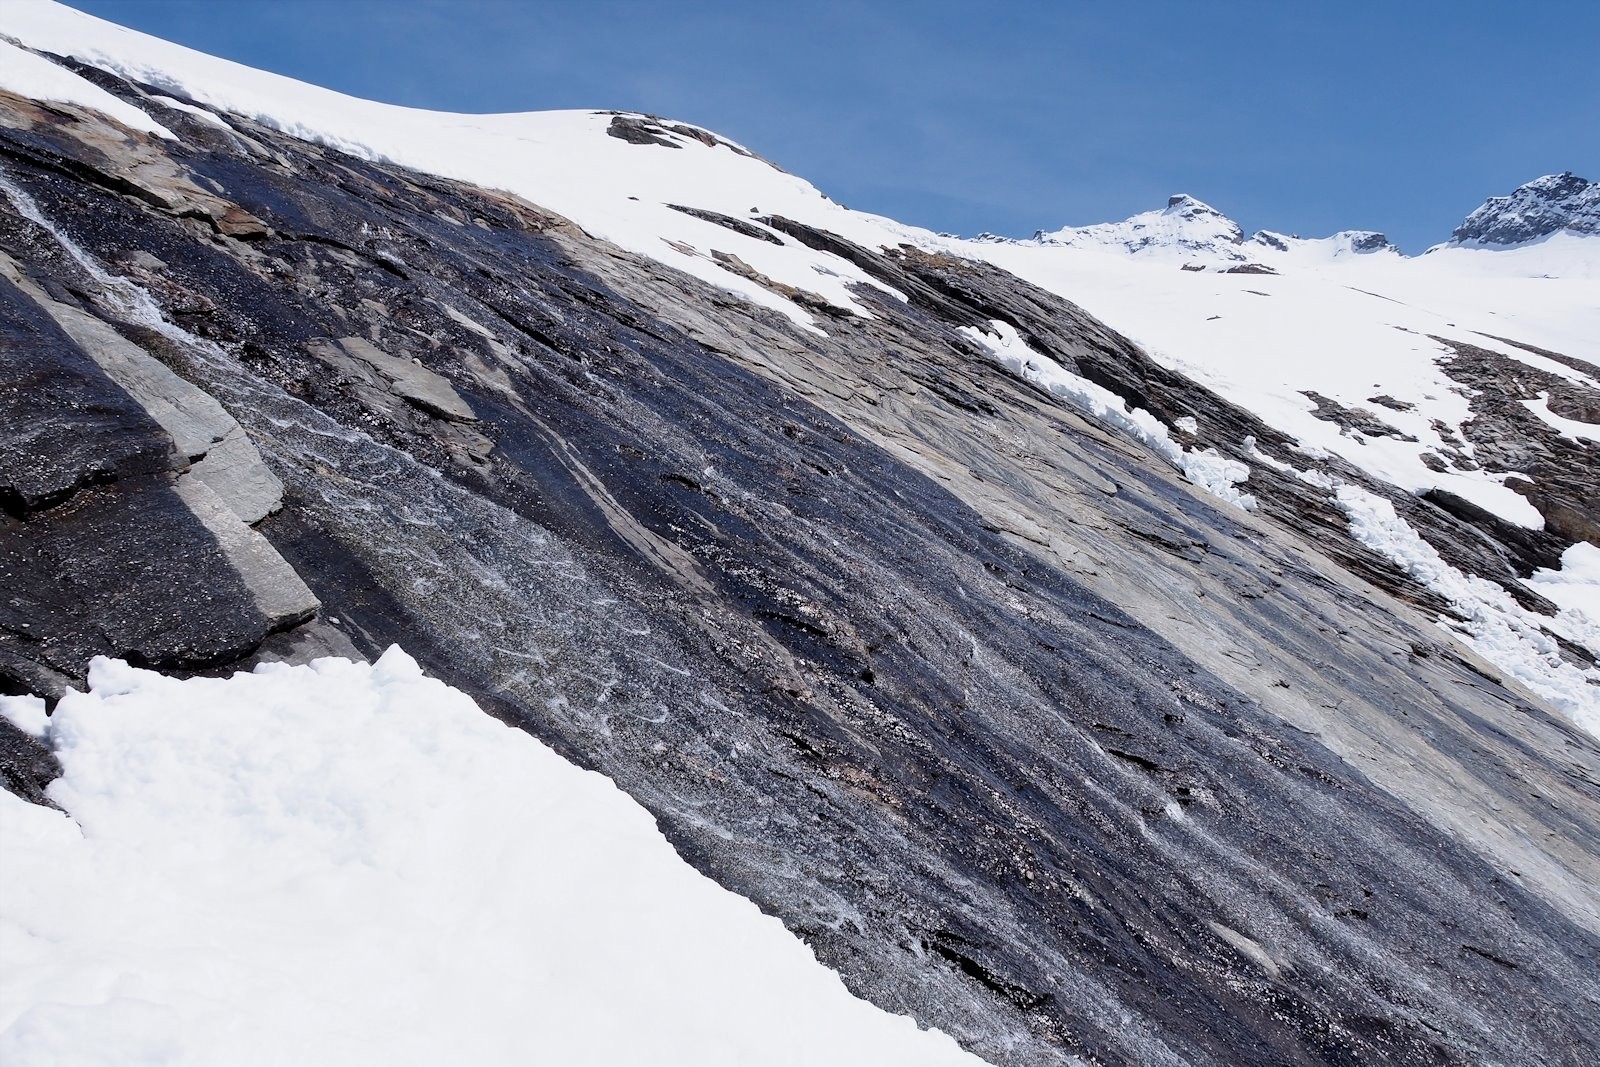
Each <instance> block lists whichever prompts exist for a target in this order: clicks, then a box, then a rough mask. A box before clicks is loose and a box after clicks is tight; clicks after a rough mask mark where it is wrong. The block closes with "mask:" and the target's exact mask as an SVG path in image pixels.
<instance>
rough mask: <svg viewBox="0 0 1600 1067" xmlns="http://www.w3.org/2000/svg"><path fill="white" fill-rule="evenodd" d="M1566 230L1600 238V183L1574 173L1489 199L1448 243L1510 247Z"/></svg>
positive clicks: (1540, 180) (1549, 176) (1553, 176)
mask: <svg viewBox="0 0 1600 1067" xmlns="http://www.w3.org/2000/svg"><path fill="white" fill-rule="evenodd" d="M1563 231H1565V232H1567V233H1575V234H1600V182H1592V181H1589V180H1588V179H1587V178H1580V177H1578V176H1577V175H1576V174H1573V173H1572V172H1571V171H1570V170H1569V171H1563V172H1562V173H1560V174H1546V175H1544V176H1543V177H1541V178H1535V179H1534V180H1533V181H1531V182H1527V183H1526V184H1523V185H1519V186H1518V187H1517V188H1516V189H1515V190H1513V191H1512V192H1511V193H1510V194H1509V195H1507V196H1491V197H1490V198H1489V199H1488V200H1485V201H1484V202H1483V204H1482V205H1481V206H1480V207H1479V208H1478V209H1477V210H1476V211H1474V212H1473V213H1472V214H1470V215H1468V216H1467V217H1466V219H1465V220H1463V222H1462V223H1461V225H1460V226H1457V227H1456V229H1455V232H1454V233H1452V234H1451V235H1450V241H1449V243H1450V244H1453V245H1478V246H1485V247H1500V248H1505V247H1510V246H1512V245H1520V244H1526V243H1527V242H1529V241H1537V240H1540V239H1542V238H1545V237H1549V236H1550V235H1552V234H1556V233H1561V232H1563Z"/></svg>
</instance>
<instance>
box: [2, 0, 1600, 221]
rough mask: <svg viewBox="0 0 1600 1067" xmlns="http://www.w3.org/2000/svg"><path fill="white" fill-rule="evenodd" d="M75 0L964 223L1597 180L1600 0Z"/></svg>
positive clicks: (136, 23) (1249, 208) (353, 78)
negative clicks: (564, 114)
mask: <svg viewBox="0 0 1600 1067" xmlns="http://www.w3.org/2000/svg"><path fill="white" fill-rule="evenodd" d="M0 2H3V0H0ZM74 6H77V7H80V8H81V9H83V10H85V11H89V12H91V13H93V14H96V15H99V16H101V17H103V18H108V19H111V20H113V21H116V22H120V23H122V24H124V25H127V26H132V27H134V28H136V29H141V30H144V31H146V32H148V33H153V34H156V35H158V36H161V37H165V38H167V39H169V40H174V41H177V42H179V43H182V44H186V45H189V46H190V47H194V48H198V49H201V50H202V51H206V52H211V53H214V54H216V55H221V56H226V57H227V58H230V59H235V60H238V61H240V62H244V63H248V64H250V65H252V66H258V67H264V68H266V69H269V70H274V71H278V72H279V73H283V74H287V75H290V76H292V77H296V78H300V79H303V80H306V81H311V82H316V83H318V84H321V85H326V86H330V87H332V88H335V89H339V90H341V91H344V92H348V93H352V94H355V95H358V96H363V97H369V98H372V99H379V100H386V101H390V102H393V103H400V104H408V105H412V106H417V107H430V108H438V109H442V110H452V111H522V110H535V109H543V108H568V107H596V108H621V109H629V110H641V111H651V112H655V113H658V114H664V115H668V116H671V117H674V118H679V119H685V120H688V121H691V122H694V123H697V124H699V125H703V126H707V127H709V128H711V129H714V130H717V131H718V132H720V133H723V134H725V135H727V136H729V137H732V138H734V139H735V140H738V141H741V142H743V143H744V144H746V145H748V146H750V147H751V148H752V149H754V150H756V151H757V152H759V153H761V154H762V155H764V156H766V157H767V158H769V159H771V160H773V161H774V162H776V163H778V164H780V165H782V166H783V167H785V168H786V169H788V170H791V171H793V172H795V173H797V174H800V175H802V176H804V177H806V178H807V179H809V180H811V181H812V182H813V183H815V184H816V185H818V186H819V187H820V188H822V190H823V191H824V192H826V193H828V194H829V195H830V196H832V197H833V198H834V199H835V200H838V201H841V202H842V203H845V204H848V205H849V206H851V207H855V208H861V209H865V210H869V211H876V212H880V213H882V214H886V215H891V216H893V217H895V218H899V219H902V220H904V221H907V222H912V223H917V224H920V225H924V226H929V227H932V228H934V229H938V230H947V231H954V232H958V233H963V234H972V233H976V232H978V231H980V230H991V231H994V232H998V233H1004V234H1009V235H1018V236H1025V235H1027V234H1030V233H1032V231H1034V230H1035V229H1039V228H1045V229H1055V228H1057V227H1060V226H1063V225H1068V224H1072V225H1081V224H1084V223H1090V222H1102V221H1107V220H1111V219H1118V218H1124V217H1126V216H1128V215H1130V214H1133V213H1134V212H1136V211H1142V210H1146V209H1148V208H1151V207H1156V206H1159V205H1161V204H1163V203H1165V200H1166V197H1167V196H1168V195H1169V194H1171V193H1174V192H1187V193H1191V194H1193V195H1194V196H1198V197H1199V198H1201V199H1202V200H1205V201H1207V202H1209V203H1211V204H1212V205H1214V206H1215V207H1217V208H1219V209H1220V210H1222V211H1224V212H1227V213H1228V214H1229V215H1231V216H1233V217H1234V218H1235V219H1237V220H1238V221H1239V222H1240V224H1241V225H1243V226H1244V228H1245V230H1246V231H1247V232H1248V231H1250V230H1254V229H1258V228H1266V229H1273V230H1281V231H1284V232H1292V233H1301V234H1304V235H1307V236H1317V235H1322V234H1327V233H1331V232H1333V231H1335V230H1339V229H1376V230H1383V231H1384V232H1386V233H1387V234H1389V236H1390V238H1391V239H1393V240H1395V241H1396V242H1398V243H1399V244H1400V245H1401V246H1402V247H1404V248H1406V249H1407V250H1408V251H1420V250H1421V249H1422V248H1423V247H1426V246H1427V245H1429V244H1432V243H1434V242H1436V241H1440V240H1443V239H1445V238H1446V237H1448V236H1449V232H1450V230H1451V229H1452V228H1453V227H1454V226H1455V225H1456V224H1457V223H1458V222H1459V221H1460V219H1461V218H1462V216H1464V215H1465V214H1466V213H1467V212H1468V211H1470V210H1471V209H1472V208H1474V207H1475V206H1477V204H1478V203H1480V202H1481V201H1482V200H1483V199H1484V197H1486V196H1488V195H1491V194H1494V193H1502V192H1508V191H1509V190H1510V189H1512V188H1513V187H1515V186H1516V185H1518V184H1520V183H1521V182H1523V181H1526V180H1528V179H1530V178H1533V177H1537V176H1538V175H1540V174H1545V173H1550V172H1553V171H1560V170H1573V171H1575V172H1577V173H1578V174H1581V175H1584V176H1586V177H1589V178H1600V59H1597V50H1596V44H1595V42H1596V41H1600V3H1596V2H1594V0H1543V2H1541V3H1537V4H1529V3H1489V2H1480V0H1456V2H1448V0H1439V2H1429V0H1392V2H1387V3H1380V2H1368V0H1345V2H1342V3H1332V2H1328V3H1312V2H1309V0H1307V2H1293V3H1291V2H1267V0H1215V2H1211V3H1201V2H1190V3H1178V2H1170V0H1144V2H1141V0H1122V2H1120V3H1103V2H1097V3H1078V2H1072V0H1058V2H1053V3H1052V2H1044V0H1039V2H1032V3H1024V2H1004V0H991V2H978V0H966V2H956V0H920V2H900V0H879V2H869V0H854V2H852V0H786V2H783V3H769V2H765V0H743V2H724V0H701V2H697V3H673V2H670V0H655V2H649V0H75V3H74Z"/></svg>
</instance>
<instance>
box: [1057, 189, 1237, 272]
mask: <svg viewBox="0 0 1600 1067" xmlns="http://www.w3.org/2000/svg"><path fill="white" fill-rule="evenodd" d="M1033 239H1034V240H1035V241H1037V242H1039V243H1040V244H1045V245H1067V246H1071V247H1077V248H1094V247H1101V248H1107V249H1111V250H1114V251H1124V252H1129V253H1133V254H1135V255H1137V254H1139V253H1145V252H1148V253H1165V254H1167V255H1177V256H1179V257H1191V256H1201V257H1211V258H1220V259H1223V260H1228V261H1231V262H1240V261H1243V260H1244V258H1245V255H1244V253H1243V252H1242V251H1241V250H1240V247H1239V246H1240V245H1241V244H1243V243H1244V231H1243V230H1241V229H1240V228H1239V224H1238V223H1237V222H1234V221H1233V220H1232V219H1230V218H1229V217H1228V216H1226V215H1224V214H1223V213H1222V212H1220V211H1218V210H1217V209H1216V208H1214V207H1212V206H1211V205H1210V204H1207V203H1205V202H1204V201H1203V200H1198V199H1196V198H1195V197H1192V196H1190V195H1189V194H1188V193H1175V194H1174V195H1172V196H1170V197H1168V198H1167V206H1166V207H1164V208H1158V209H1157V210H1154V211H1144V212H1140V213H1139V214H1137V215H1134V216H1132V217H1131V218H1127V219H1124V220H1123V221H1121V222H1106V223H1100V224H1098V225H1094V226H1068V227H1065V228H1063V229H1060V230H1054V231H1050V232H1046V231H1043V230H1041V231H1039V232H1038V233H1035V234H1034V235H1033Z"/></svg>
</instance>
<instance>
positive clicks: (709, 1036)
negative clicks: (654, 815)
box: [0, 648, 979, 1067]
mask: <svg viewBox="0 0 1600 1067" xmlns="http://www.w3.org/2000/svg"><path fill="white" fill-rule="evenodd" d="M0 709H3V710H4V711H5V712H6V713H7V714H9V715H11V716H12V717H13V718H14V719H17V720H20V721H21V723H22V724H23V725H24V726H25V728H27V729H30V730H31V731H33V732H36V733H37V732H41V731H42V732H44V735H45V737H46V738H47V740H48V742H49V743H50V744H51V746H52V747H53V748H54V749H55V751H56V753H57V754H58V756H59V758H60V760H61V762H62V765H63V768H64V774H63V776H62V778H60V779H59V780H58V781H57V782H55V783H54V784H53V785H52V786H51V787H50V795H51V797H52V799H53V800H55V802H56V803H58V804H59V805H61V807H62V808H64V809H65V811H66V812H67V814H65V815H64V814H62V813H61V812H58V811H51V810H49V809H46V808H42V807H37V806H34V805H30V804H28V803H26V802H24V801H22V800H20V799H18V798H17V797H15V796H13V795H11V794H9V793H4V792H0V843H3V847H4V862H3V863H0V960H3V961H4V965H5V966H4V971H3V973H0V1062H4V1063H6V1064H8V1065H10V1067H34V1065H38V1067H44V1065H47V1064H50V1065H53V1064H69V1063H70V1064H74V1065H90V1064H105V1065H112V1064H116V1065H118V1067H134V1065H141V1064H163V1065H181V1064H194V1065H216V1064H230V1065H238V1067H248V1065H253V1064H261V1065H267V1064H272V1065H281V1064H288V1063H294V1064H330V1065H333V1064H337V1065H341V1067H344V1065H349V1064H386V1065H388V1064H418V1065H421V1064H429V1065H437V1064H442V1063H463V1064H474V1065H491V1064H519V1065H521V1064H529V1063H544V1064H559V1065H562V1067H577V1065H624V1064H626V1065H629V1067H632V1065H638V1064H651V1065H663V1064H682V1065H685V1067H689V1065H693V1067H711V1065H718V1064H726V1065H729V1067H733V1065H740V1067H744V1065H748V1064H754V1063H760V1064H788V1065H833V1064H841V1065H842V1064H861V1065H863V1067H882V1065H888V1064H904V1065H907V1067H912V1065H915V1067H926V1065H938V1064H952V1065H953V1064H958V1063H959V1064H971V1063H977V1062H979V1061H977V1060H975V1059H973V1058H972V1057H970V1056H968V1055H967V1054H965V1053H963V1052H961V1050H960V1049H959V1048H958V1047H957V1046H956V1045H955V1043H954V1042H953V1041H952V1040H951V1039H950V1038H948V1037H946V1036H945V1035H943V1034H940V1033H938V1032H936V1031H922V1030H919V1029H918V1028H917V1026H916V1025H915V1024H914V1023H913V1022H912V1021H911V1020H910V1019H908V1018H904V1017H901V1016H893V1015H889V1014H887V1013H885V1012H882V1011H880V1010H879V1009H877V1008H875V1007H873V1006H871V1005H869V1004H867V1003H865V1002H864V1001H860V1000H857V999H855V998H854V997H852V996H851V995H850V994H849V993H848V991H847V990H846V989H845V987H844V984H843V983H842V982H841V981H840V980H839V978H838V976H837V975H835V974H834V973H833V972H831V971H829V970H827V969H826V968H824V967H822V966H821V965H820V964H818V963H817V961H816V960H815V958H814V957H813V956H812V955H811V953H810V951H809V950H808V949H807V948H806V947H805V946H804V945H803V944H802V943H801V942H800V941H798V940H797V939H796V938H794V937H793V936H792V935H790V934H789V933H788V931H786V930H785V929H784V927H783V925H782V924H781V923H780V922H779V921H778V920H777V919H775V918H771V917H768V916H765V915H762V914H761V913H760V911H759V910H758V909H757V908H756V907H755V905H753V904H751V903H750V902H748V901H746V900H744V899H743V898H741V897H738V896H736V895H735V894H732V893H729V892H727V891H725V890H723V889H721V888H720V887H719V886H717V885H716V884H715V883H713V882H711V881H710V880H709V879H707V878H705V877H703V876H702V875H700V874H699V873H697V872H695V871H694V870H693V869H692V868H690V867H689V866H688V865H687V864H685V863H684V862H683V861H682V860H681V859H679V858H678V856H677V854H676V853H675V852H674V851H673V850H672V848H671V846H670V845H669V844H668V843H667V842H666V840H665V839H664V838H662V836H661V835H660V833H659V832H658V831H657V829H656V827H655V824H654V822H653V820H652V819H651V817H650V815H649V814H648V813H647V812H646V811H645V810H644V809H643V808H641V807H640V806H638V805H637V804H636V803H634V802H633V801H632V800H631V799H629V798H628V797H627V796H626V795H624V794H623V793H622V792H621V791H619V790H618V789H617V788H616V787H615V786H614V785H613V784H612V783H611V782H610V781H609V780H608V779H606V778H604V777H603V776H601V775H599V774H595V773H592V772H588V771H583V770H580V769H578V768H576V767H574V766H572V765H570V764H568V763H566V762H565V761H564V760H562V759H561V758H560V757H559V756H557V755H556V754H555V753H554V752H552V751H551V750H550V749H548V748H546V747H545V746H544V745H542V744H540V743H539V742H538V741H536V740H534V739H533V738H532V737H529V736H528V735H526V734H524V733H522V732H520V731H517V730H514V729H511V728H509V727H507V726H504V725H502V724H501V723H499V722H497V721H496V720H494V719H491V718H489V717H488V716H487V715H485V714H483V713H482V712H481V711H479V710H478V708H477V707H476V706H475V705H474V704H473V702H472V701H471V700H470V699H469V698H468V697H467V696H465V695H464V694H462V693H460V692H458V691H456V690H453V689H450V688H449V687H447V686H445V685H444V684H443V683H441V682H438V681H436V680H433V679H429V678H426V677H424V676H423V674H422V672H421V671H420V669H419V668H418V667H417V665H416V663H415V662H414V661H412V660H411V659H410V658H409V657H408V656H406V655H405V654H404V653H403V652H401V651H400V650H399V649H398V648H391V649H390V650H389V651H388V652H387V653H386V654H385V655H384V656H383V657H382V658H381V659H379V660H378V662H377V663H376V664H373V665H370V666H369V665H366V664H359V663H351V662H348V661H344V660H335V659H324V660H318V661H316V662H315V663H313V664H312V665H310V666H302V667H290V666H285V665H282V664H269V665H265V666H263V667H260V668H258V669H257V671H256V672H255V673H253V674H242V673H241V674H236V675H234V676H233V677H232V678H229V679H226V680H219V679H204V678H199V679H191V680H188V681H179V680H176V679H172V678H167V677H164V676H161V675H158V674H155V673H152V672H148V671H142V670H136V669H134V668H131V667H129V666H127V665H126V664H123V663H120V662H116V661H111V660H105V659H97V660H96V661H95V663H94V665H93V667H92V669H91V674H90V690H89V692H87V693H82V694H73V695H69V696H68V697H66V698H65V699H63V700H62V701H61V702H60V704H59V705H58V707H57V709H56V711H55V713H54V714H53V715H52V716H51V717H50V719H49V720H48V723H47V724H46V723H45V722H44V721H43V716H42V714H41V710H42V709H41V707H40V705H39V702H37V701H34V700H32V699H31V698H0Z"/></svg>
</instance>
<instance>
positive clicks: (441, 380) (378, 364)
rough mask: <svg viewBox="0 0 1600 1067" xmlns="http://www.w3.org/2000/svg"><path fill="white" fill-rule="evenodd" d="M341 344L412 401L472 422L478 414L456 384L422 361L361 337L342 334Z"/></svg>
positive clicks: (446, 416) (435, 411)
mask: <svg viewBox="0 0 1600 1067" xmlns="http://www.w3.org/2000/svg"><path fill="white" fill-rule="evenodd" d="M338 343H339V347H340V348H342V349H344V350H345V352H346V353H348V354H349V355H351V356H354V357H355V358H356V359H359V360H361V361H362V362H363V363H366V364H367V365H368V366H370V367H372V368H373V369H374V370H376V371H377V372H378V373H379V374H381V375H383V376H384V377H385V378H386V379H388V381H389V383H390V388H392V389H393V390H394V392H395V393H396V394H397V395H399V396H402V397H404V398H405V399H407V400H409V401H411V402H412V403H414V404H416V405H418V406H420V407H422V408H425V409H426V410H428V411H431V412H433V413H434V414H436V415H442V416H444V417H445V418H448V419H457V420H460V421H462V422H472V421H474V420H476V419H477V416H476V415H474V414H473V413H472V405H470V404H468V403H467V402H466V401H465V400H464V399H462V397H461V394H460V393H458V392H456V390H455V386H453V385H451V384H450V382H449V381H448V380H447V379H446V378H445V377H444V376H443V375H440V374H435V373H434V372H433V371H431V370H429V369H428V368H427V367H424V366H422V364H420V363H413V362H412V361H411V360H409V359H402V358H401V357H399V356H391V355H389V354H388V353H387V352H384V351H382V350H380V349H379V348H378V347H377V346H375V345H374V344H373V343H372V342H371V341H368V340H366V339H365V338H362V337H341V338H340V339H339V342H338Z"/></svg>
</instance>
